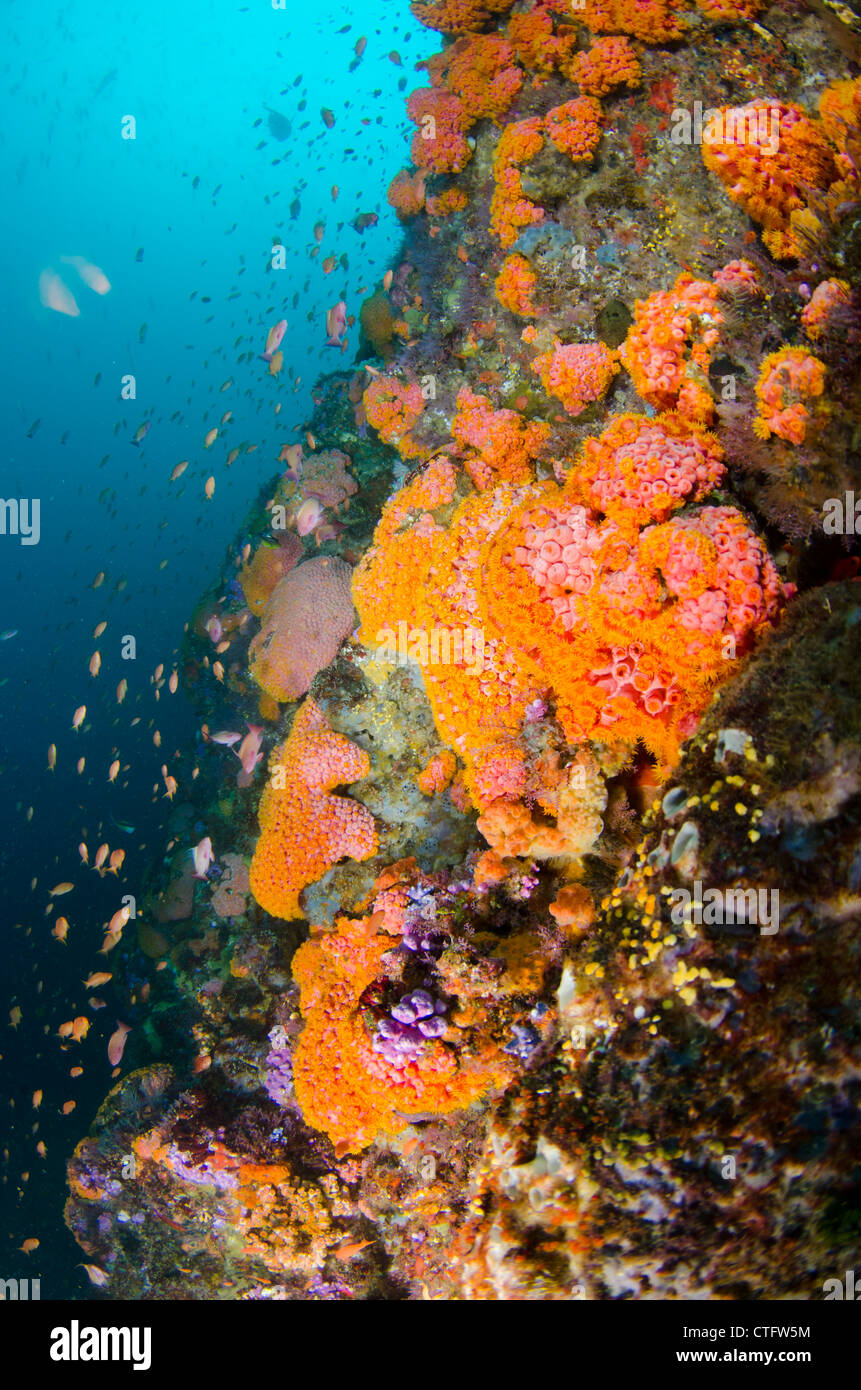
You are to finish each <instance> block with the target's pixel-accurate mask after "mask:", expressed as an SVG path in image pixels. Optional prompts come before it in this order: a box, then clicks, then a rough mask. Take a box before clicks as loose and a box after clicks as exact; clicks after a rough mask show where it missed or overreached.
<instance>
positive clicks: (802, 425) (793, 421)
mask: <svg viewBox="0 0 861 1390" xmlns="http://www.w3.org/2000/svg"><path fill="white" fill-rule="evenodd" d="M824 389H825V364H824V363H822V362H820V361H819V358H818V357H813V356H811V354H810V353H808V352H806V351H805V350H804V348H781V349H780V351H779V352H770V353H769V355H768V356H767V357H765V358H764V359H763V361H762V364H761V366H760V369H759V376H758V377H757V380H756V399H757V404H758V410H757V415H756V418H755V419H754V422H753V429H754V433H755V434H756V435H758V436H759V438H760V439H769V438H770V437H771V435H773V434H776V435H777V437H778V439H785V440H787V442H788V443H790V444H802V443H803V442H804V436H805V433H806V431H807V422H808V420H809V419H810V411H809V409H808V407H807V405H806V404H805V401H810V400H812V399H815V398H816V397H817V396H821V395H822V392H823V391H824Z"/></svg>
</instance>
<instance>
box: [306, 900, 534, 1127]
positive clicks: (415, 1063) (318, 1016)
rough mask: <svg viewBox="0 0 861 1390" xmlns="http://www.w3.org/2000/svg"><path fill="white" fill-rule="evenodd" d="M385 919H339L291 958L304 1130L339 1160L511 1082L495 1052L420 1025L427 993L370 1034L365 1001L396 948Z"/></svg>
mask: <svg viewBox="0 0 861 1390" xmlns="http://www.w3.org/2000/svg"><path fill="white" fill-rule="evenodd" d="M381 917H382V913H376V912H375V913H374V914H373V915H372V916H370V917H363V918H361V919H359V920H358V921H351V920H349V919H348V918H346V917H340V918H339V919H338V921H337V923H336V928H335V931H334V932H318V933H317V934H316V935H314V936H312V938H311V940H310V941H306V942H305V944H304V945H303V946H300V948H299V950H298V951H297V952H296V955H295V956H294V958H293V975H294V978H295V979H296V981H297V982H298V984H299V988H300V1008H301V1010H302V1017H303V1019H304V1024H305V1026H304V1028H303V1030H302V1033H301V1035H300V1037H299V1041H298V1043H297V1045H296V1050H295V1053H294V1057H293V1079H294V1085H295V1090H296V1098H297V1100H298V1102H299V1106H300V1108H301V1110H302V1115H303V1117H304V1118H305V1120H306V1121H307V1123H308V1124H310V1125H312V1126H313V1127H314V1128H315V1129H320V1130H323V1131H324V1132H325V1133H327V1134H328V1135H329V1137H330V1139H331V1140H332V1142H333V1144H334V1145H335V1146H336V1152H338V1153H346V1152H349V1151H351V1150H357V1149H363V1148H366V1147H367V1146H368V1145H369V1144H370V1143H372V1142H373V1140H374V1139H376V1138H377V1136H378V1135H380V1134H388V1135H394V1134H397V1133H399V1132H400V1131H401V1130H402V1129H404V1128H405V1127H406V1125H407V1124H408V1123H409V1117H410V1115H416V1114H428V1113H431V1114H434V1115H448V1114H451V1113H452V1111H455V1110H462V1109H464V1108H465V1107H466V1106H468V1105H470V1104H471V1103H472V1102H473V1101H474V1100H477V1099H478V1098H479V1097H480V1096H482V1095H484V1094H486V1092H487V1091H488V1090H489V1089H490V1088H491V1087H493V1086H496V1085H500V1084H502V1083H504V1081H505V1080H507V1079H508V1078H509V1077H510V1075H511V1069H510V1066H508V1065H507V1064H506V1060H505V1059H504V1058H503V1057H501V1056H500V1054H499V1052H498V1050H497V1049H495V1048H493V1047H492V1046H489V1045H488V1043H487V1042H486V1041H484V1040H482V1039H480V1038H479V1039H474V1038H472V1037H470V1035H469V1034H468V1033H467V1032H466V1031H465V1030H460V1029H457V1028H454V1027H452V1026H450V1025H446V1024H444V1023H442V1021H441V1020H440V1018H439V1015H438V1014H437V1015H436V1022H435V1026H434V1027H433V1028H431V1027H429V1026H428V1025H427V1023H426V1026H425V1027H424V1028H422V1027H421V1022H422V1020H423V1019H428V1018H429V1017H430V1016H432V1015H433V1014H434V1013H435V1010H434V1007H433V1001H432V1000H431V1001H430V1003H429V1004H427V1005H426V1004H425V997H424V996H425V995H426V992H424V991H421V992H414V993H413V994H412V995H410V996H408V997H407V998H403V999H401V1001H400V1004H399V1005H395V1006H394V1011H393V1019H394V1022H393V1023H389V1025H388V1026H387V1027H386V1028H385V1029H384V1030H383V1031H381V1032H380V1033H379V1034H378V1035H377V1036H372V1034H371V1032H370V1030H369V1028H368V1026H367V1025H366V1023H365V1019H364V1017H363V1007H364V1006H363V996H364V994H365V991H366V990H368V989H369V987H370V986H372V985H373V984H374V982H375V981H376V980H377V979H378V977H380V976H381V975H383V974H384V969H383V960H384V957H385V956H387V955H388V953H389V952H390V951H392V950H393V948H394V947H396V946H397V944H398V940H397V938H393V937H391V936H389V935H386V934H384V933H380V932H379V930H378V927H379V926H380V925H382V923H381V921H380V919H381ZM416 993H420V994H422V996H423V997H422V998H421V1000H417V999H416ZM427 998H428V999H429V998H430V996H427ZM398 1022H400V1023H401V1024H402V1025H403V1026H402V1027H401V1028H398V1027H397V1026H396V1025H397V1023H398ZM411 1025H413V1026H411ZM440 1034H442V1035H444V1036H447V1035H450V1037H451V1041H450V1042H448V1041H443V1039H442V1037H440Z"/></svg>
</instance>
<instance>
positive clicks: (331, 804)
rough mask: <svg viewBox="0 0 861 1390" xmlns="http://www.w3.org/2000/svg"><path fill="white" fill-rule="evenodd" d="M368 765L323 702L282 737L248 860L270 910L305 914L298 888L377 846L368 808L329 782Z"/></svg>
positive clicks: (354, 776) (306, 710)
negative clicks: (327, 715)
mask: <svg viewBox="0 0 861 1390" xmlns="http://www.w3.org/2000/svg"><path fill="white" fill-rule="evenodd" d="M369 771H370V760H369V758H368V755H367V753H365V752H364V751H363V750H362V749H361V748H359V747H358V746H357V745H356V744H355V743H353V742H351V740H350V739H348V738H345V737H344V735H343V734H336V733H334V732H333V730H332V728H331V726H330V724H329V723H328V721H327V720H326V718H325V716H324V714H323V712H322V710H321V709H320V707H319V705H317V704H316V702H315V701H314V700H311V699H308V700H306V701H305V703H304V705H302V707H301V709H300V710H299V711H298V713H297V714H296V718H295V719H294V720H293V727H292V729H291V730H290V735H289V737H288V739H287V740H286V742H285V743H283V744H282V745H281V747H280V748H278V749H277V750H276V751H275V753H274V754H273V756H272V758H271V760H270V766H269V777H268V780H267V783H266V786H265V787H264V789H263V794H262V796H261V798H260V807H259V812H258V814H259V819H260V838H259V839H258V841H257V846H256V848H255V850H254V858H253V859H252V861H251V872H250V883H251V891H252V893H253V894H254V897H255V899H256V901H257V902H258V903H259V904H260V906H261V907H262V908H263V909H264V911H266V912H269V913H270V914H271V915H272V916H273V917H283V918H287V919H289V918H292V917H301V916H302V908H301V906H300V903H299V894H300V893H301V891H302V889H303V888H306V887H307V886H308V884H310V883H316V882H317V880H318V879H320V878H322V876H323V874H325V873H326V872H328V870H329V869H331V868H332V866H333V865H334V864H337V862H338V860H339V859H345V858H349V859H357V860H363V859H370V858H371V856H372V855H374V854H376V852H377V847H378V843H377V832H376V828H375V826H374V818H373V816H372V815H371V813H370V811H369V810H368V809H367V807H365V806H362V805H361V804H360V803H359V802H358V801H350V800H349V799H348V798H347V797H344V796H333V795H332V789H333V788H334V787H338V786H345V785H347V784H349V783H350V782H357V781H359V779H360V778H362V777H366V776H367V774H368V772H369Z"/></svg>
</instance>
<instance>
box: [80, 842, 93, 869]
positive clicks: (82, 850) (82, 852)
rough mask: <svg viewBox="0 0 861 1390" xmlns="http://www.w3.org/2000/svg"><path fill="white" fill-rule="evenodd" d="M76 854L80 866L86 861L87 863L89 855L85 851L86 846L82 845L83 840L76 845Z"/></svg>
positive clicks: (86, 850) (87, 851)
mask: <svg viewBox="0 0 861 1390" xmlns="http://www.w3.org/2000/svg"><path fill="white" fill-rule="evenodd" d="M78 853H79V855H80V856H81V863H82V864H86V863H87V861H88V859H89V857H90V853H89V850H88V849H87V846H86V845H85V844H84V842H83V840H82V841H81V843H80V844H79V845H78Z"/></svg>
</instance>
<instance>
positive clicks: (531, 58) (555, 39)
mask: <svg viewBox="0 0 861 1390" xmlns="http://www.w3.org/2000/svg"><path fill="white" fill-rule="evenodd" d="M508 33H509V37H510V39H511V42H512V43H513V44H514V50H515V53H516V54H517V61H518V62H519V63H522V65H523V66H524V67H525V68H527V69H528V70H529V71H530V72H535V73H550V72H552V71H553V69H554V68H562V69H563V70H564V68H565V65H566V63H567V62H568V59H569V57H570V54H571V50H572V48H573V46H574V45H575V43H576V41H577V36H576V33H575V31H574V30H573V29H572V30H571V31H570V32H569V33H560V34H554V32H553V20H552V18H551V16H550V14H549V13H548V11H547V10H546V9H542V8H541V7H540V6H538V5H536V6H535V8H534V9H531V10H527V11H526V13H525V14H513V15H512V16H511V19H510V20H509V23H508Z"/></svg>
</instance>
